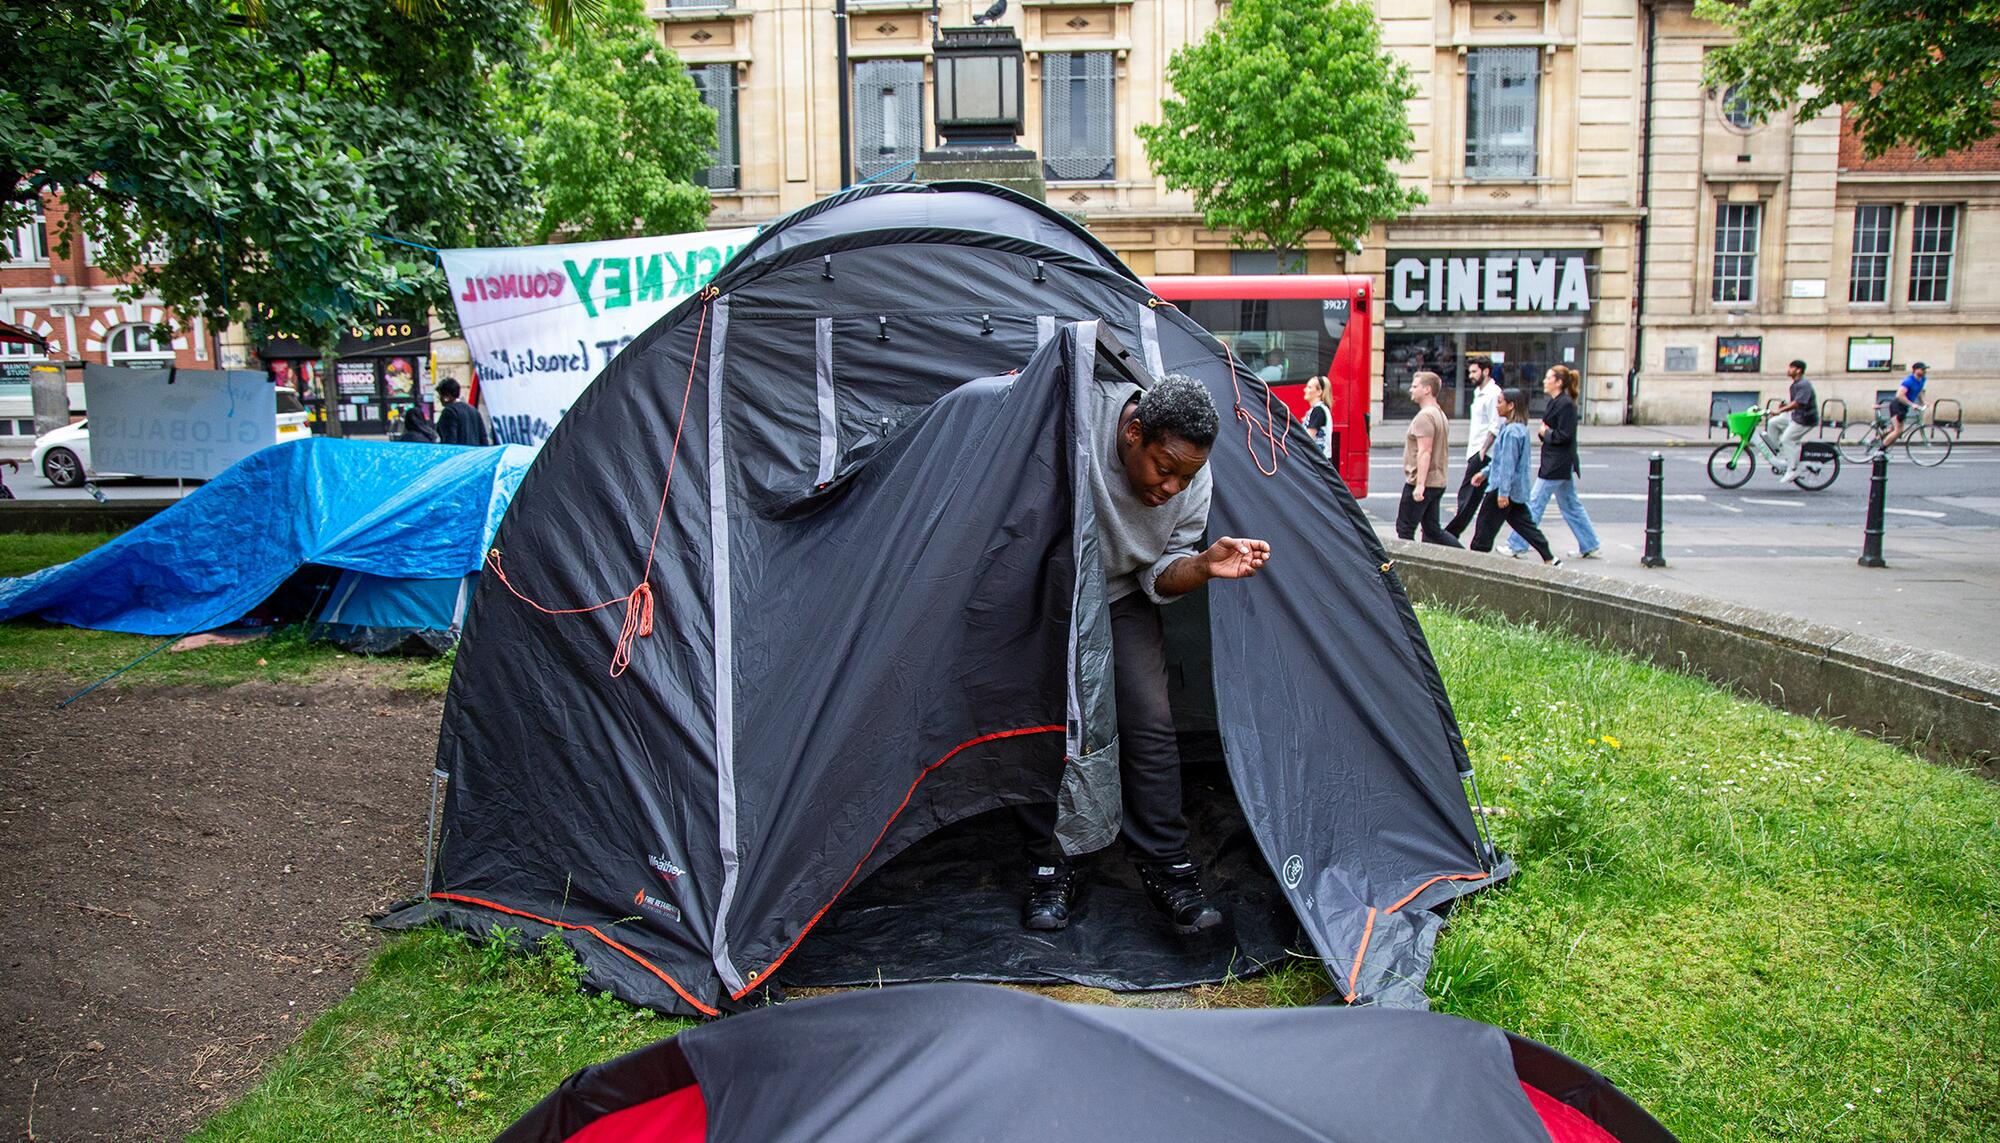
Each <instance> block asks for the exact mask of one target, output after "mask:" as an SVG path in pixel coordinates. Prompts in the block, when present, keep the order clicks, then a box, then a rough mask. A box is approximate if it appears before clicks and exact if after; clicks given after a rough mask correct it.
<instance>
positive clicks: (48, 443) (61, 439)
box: [30, 389, 312, 488]
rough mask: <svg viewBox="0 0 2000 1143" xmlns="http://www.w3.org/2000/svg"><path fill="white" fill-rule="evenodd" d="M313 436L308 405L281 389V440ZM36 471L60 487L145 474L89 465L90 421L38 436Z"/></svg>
mask: <svg viewBox="0 0 2000 1143" xmlns="http://www.w3.org/2000/svg"><path fill="white" fill-rule="evenodd" d="M311 435H312V429H311V428H310V427H308V426H307V424H306V407H305V405H303V404H302V403H300V401H299V395H298V394H297V393H294V392H292V391H291V390H290V389H280V390H278V443H280V444H283V443H284V442H286V441H290V440H298V439H300V438H302V437H309V436H311ZM30 462H31V463H32V464H33V465H34V468H35V471H36V472H39V473H41V474H42V475H43V476H44V477H46V478H48V482H49V483H50V484H53V485H55V486H56V487H57V488H76V487H78V486H80V485H82V484H83V482H84V481H86V480H91V479H99V478H103V477H110V476H143V475H144V473H134V472H98V471H96V470H95V469H93V468H91V466H90V422H89V421H88V420H82V421H78V422H77V423H75V424H73V425H64V426H63V427H62V428H59V429H57V430H55V431H54V432H49V433H43V434H42V435H41V436H38V437H36V438H35V452H34V455H33V456H32V457H31V458H30Z"/></svg>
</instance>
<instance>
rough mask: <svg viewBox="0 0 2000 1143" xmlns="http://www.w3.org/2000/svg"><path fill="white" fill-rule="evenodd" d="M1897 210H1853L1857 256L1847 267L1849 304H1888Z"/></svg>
mask: <svg viewBox="0 0 2000 1143" xmlns="http://www.w3.org/2000/svg"><path fill="white" fill-rule="evenodd" d="M1895 233H1896V208H1895V207H1894V206H1879V205H1870V206H1857V207H1855V208H1854V255H1853V257H1852V258H1850V259H1849V260H1848V263H1847V300H1848V301H1850V302H1860V303H1864V304H1866V303H1880V302H1886V301H1888V300H1889V247H1890V244H1891V243H1892V242H1894V241H1895Z"/></svg>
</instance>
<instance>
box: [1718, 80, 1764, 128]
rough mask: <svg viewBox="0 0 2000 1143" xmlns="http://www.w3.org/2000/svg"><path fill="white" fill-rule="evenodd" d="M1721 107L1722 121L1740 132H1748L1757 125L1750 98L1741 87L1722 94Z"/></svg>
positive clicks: (1732, 88) (1735, 87) (1734, 87)
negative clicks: (1751, 109) (1751, 110)
mask: <svg viewBox="0 0 2000 1143" xmlns="http://www.w3.org/2000/svg"><path fill="white" fill-rule="evenodd" d="M1721 107H1722V121H1723V122H1724V123H1727V124H1729V125H1730V126H1731V127H1734V128H1736V129H1737V130H1738V131H1748V130H1750V129H1751V128H1752V127H1755V126H1756V125H1757V117H1756V116H1755V115H1752V114H1751V113H1750V97H1749V96H1747V95H1745V94H1743V88H1742V86H1741V85H1737V86H1733V87H1731V88H1729V90H1727V91H1724V92H1723V93H1722V100H1721Z"/></svg>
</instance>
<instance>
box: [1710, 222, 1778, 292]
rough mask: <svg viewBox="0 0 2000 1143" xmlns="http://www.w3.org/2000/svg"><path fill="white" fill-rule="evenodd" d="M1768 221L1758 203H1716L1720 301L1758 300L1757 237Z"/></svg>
mask: <svg viewBox="0 0 2000 1143" xmlns="http://www.w3.org/2000/svg"><path fill="white" fill-rule="evenodd" d="M1763 220H1764V208H1763V206H1762V205H1761V204H1758V203H1735V202H1718V203H1716V204H1715V283H1714V285H1713V287H1712V288H1711V292H1710V295H1709V296H1710V297H1712V298H1714V299H1715V300H1716V301H1718V302H1754V301H1756V300H1757V238H1758V231H1759V230H1760V229H1761V223H1762V222H1763Z"/></svg>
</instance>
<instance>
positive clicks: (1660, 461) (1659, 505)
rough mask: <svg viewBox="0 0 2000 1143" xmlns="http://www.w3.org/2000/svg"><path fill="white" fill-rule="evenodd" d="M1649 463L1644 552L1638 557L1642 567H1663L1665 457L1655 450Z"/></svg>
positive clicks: (1665, 561)
mask: <svg viewBox="0 0 2000 1143" xmlns="http://www.w3.org/2000/svg"><path fill="white" fill-rule="evenodd" d="M1651 465H1652V471H1651V472H1649V473H1648V474H1647V476H1646V554H1645V555H1643V556H1640V557H1639V564H1640V566H1642V567H1649V568H1663V567H1666V566H1667V553H1666V546H1665V544H1664V543H1663V542H1662V539H1661V534H1662V533H1663V532H1664V531H1665V530H1666V525H1665V523H1664V517H1665V515H1666V512H1665V508H1664V505H1665V503H1666V487H1667V474H1666V467H1667V462H1666V458H1664V457H1662V456H1661V455H1660V454H1659V453H1657V452H1655V453H1654V454H1653V459H1652V461H1651Z"/></svg>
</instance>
